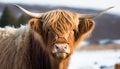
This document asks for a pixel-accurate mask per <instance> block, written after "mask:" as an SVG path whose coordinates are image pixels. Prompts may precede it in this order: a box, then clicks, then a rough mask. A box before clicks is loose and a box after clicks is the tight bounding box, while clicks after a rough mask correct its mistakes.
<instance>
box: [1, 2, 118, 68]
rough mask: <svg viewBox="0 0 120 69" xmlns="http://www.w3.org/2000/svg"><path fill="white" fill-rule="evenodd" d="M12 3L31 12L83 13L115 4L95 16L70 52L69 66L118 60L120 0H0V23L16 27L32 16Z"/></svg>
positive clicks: (111, 64)
mask: <svg viewBox="0 0 120 69" xmlns="http://www.w3.org/2000/svg"><path fill="white" fill-rule="evenodd" d="M14 4H19V5H21V6H22V7H24V8H26V9H27V10H29V11H31V12H38V13H39V12H47V11H49V10H53V9H65V10H70V11H74V12H77V13H82V14H91V13H97V12H99V11H101V10H103V9H105V8H108V7H111V6H114V8H113V9H111V10H109V11H108V12H107V13H105V14H104V15H102V16H99V17H97V18H95V19H94V20H95V22H96V26H95V29H94V31H93V33H92V35H91V36H90V38H88V39H86V40H85V41H83V42H81V43H80V45H79V46H78V48H77V50H76V51H75V52H74V54H73V55H72V58H71V61H70V65H69V69H114V64H116V63H118V62H120V54H119V53H120V9H119V8H120V0H109V1H108V0H52V1H51V0H0V27H5V26H8V25H9V26H14V27H16V28H18V27H20V25H21V24H23V25H24V24H27V22H28V20H29V19H30V18H31V17H29V16H27V15H26V14H24V13H23V12H21V11H20V10H19V9H18V8H16V7H15V6H14Z"/></svg>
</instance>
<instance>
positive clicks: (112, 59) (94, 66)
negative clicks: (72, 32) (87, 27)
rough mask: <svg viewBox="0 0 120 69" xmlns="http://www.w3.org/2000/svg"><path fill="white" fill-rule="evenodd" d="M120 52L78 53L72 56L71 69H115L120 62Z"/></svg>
mask: <svg viewBox="0 0 120 69" xmlns="http://www.w3.org/2000/svg"><path fill="white" fill-rule="evenodd" d="M119 54H120V51H115V50H107V51H76V52H74V54H73V55H72V58H71V61H70V65H69V69H101V68H100V67H103V68H102V69H114V64H115V63H118V62H120V55H119Z"/></svg>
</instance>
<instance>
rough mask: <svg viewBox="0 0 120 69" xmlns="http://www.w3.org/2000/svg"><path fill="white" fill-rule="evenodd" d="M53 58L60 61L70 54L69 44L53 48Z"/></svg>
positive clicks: (58, 44) (55, 45) (57, 44)
mask: <svg viewBox="0 0 120 69" xmlns="http://www.w3.org/2000/svg"><path fill="white" fill-rule="evenodd" d="M52 53H53V56H54V57H56V58H59V59H64V58H66V57H67V56H68V55H69V54H70V48H69V45H68V44H67V43H63V44H61V43H56V44H54V48H53V51H52Z"/></svg>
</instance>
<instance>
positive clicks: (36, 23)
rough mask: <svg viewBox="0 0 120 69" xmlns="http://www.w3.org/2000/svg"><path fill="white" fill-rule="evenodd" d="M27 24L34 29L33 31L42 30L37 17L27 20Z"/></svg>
mask: <svg viewBox="0 0 120 69" xmlns="http://www.w3.org/2000/svg"><path fill="white" fill-rule="evenodd" d="M29 26H30V29H31V30H33V31H35V32H39V33H40V32H41V30H42V23H41V19H38V18H33V19H31V20H30V21H29Z"/></svg>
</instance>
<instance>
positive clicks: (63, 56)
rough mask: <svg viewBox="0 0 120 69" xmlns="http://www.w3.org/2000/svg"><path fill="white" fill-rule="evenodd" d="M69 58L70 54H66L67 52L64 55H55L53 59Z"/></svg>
mask: <svg viewBox="0 0 120 69" xmlns="http://www.w3.org/2000/svg"><path fill="white" fill-rule="evenodd" d="M68 56H69V53H65V52H63V53H58V52H57V53H53V57H54V58H57V59H65V58H67V57H68Z"/></svg>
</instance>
